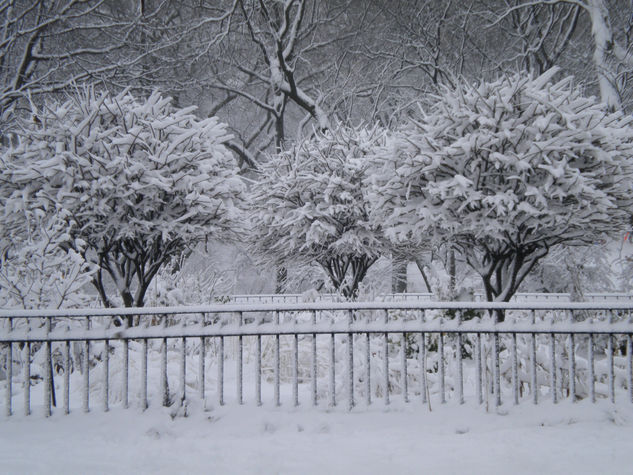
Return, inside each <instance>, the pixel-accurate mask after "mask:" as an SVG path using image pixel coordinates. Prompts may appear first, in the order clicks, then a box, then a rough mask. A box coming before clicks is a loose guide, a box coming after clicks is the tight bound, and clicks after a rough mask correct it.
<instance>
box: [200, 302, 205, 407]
mask: <svg viewBox="0 0 633 475" xmlns="http://www.w3.org/2000/svg"><path fill="white" fill-rule="evenodd" d="M205 325H206V322H205V314H204V313H201V314H200V329H201V330H204V327H205ZM206 357H207V346H206V338H205V337H203V336H201V337H200V354H199V355H198V381H199V383H198V384H200V388H199V392H200V401H202V402H203V403H204V397H205V379H206V378H205V376H206V375H205V367H204V366H205V359H206Z"/></svg>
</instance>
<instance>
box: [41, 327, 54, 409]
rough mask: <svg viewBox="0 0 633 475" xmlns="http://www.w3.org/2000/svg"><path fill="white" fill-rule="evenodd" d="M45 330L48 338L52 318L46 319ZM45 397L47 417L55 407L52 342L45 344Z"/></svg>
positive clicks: (48, 341) (47, 341)
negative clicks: (52, 407) (53, 406)
mask: <svg viewBox="0 0 633 475" xmlns="http://www.w3.org/2000/svg"><path fill="white" fill-rule="evenodd" d="M44 329H45V332H46V336H47V337H48V336H49V334H50V332H51V317H47V318H45V319H44ZM44 357H45V360H44V397H46V401H45V403H44V415H45V416H46V417H48V416H50V415H51V413H52V412H51V403H52V404H53V405H55V396H54V392H53V391H54V390H55V389H54V388H53V361H52V348H51V341H50V340H46V343H45V344H44Z"/></svg>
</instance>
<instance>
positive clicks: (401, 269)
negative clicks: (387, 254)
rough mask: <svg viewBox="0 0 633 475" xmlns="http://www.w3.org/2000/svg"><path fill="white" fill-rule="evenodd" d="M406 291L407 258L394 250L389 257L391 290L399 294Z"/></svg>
mask: <svg viewBox="0 0 633 475" xmlns="http://www.w3.org/2000/svg"><path fill="white" fill-rule="evenodd" d="M406 291H407V258H406V257H405V256H404V255H403V254H400V253H397V252H394V253H393V254H392V257H391V292H393V293H394V294H401V293H404V292H406Z"/></svg>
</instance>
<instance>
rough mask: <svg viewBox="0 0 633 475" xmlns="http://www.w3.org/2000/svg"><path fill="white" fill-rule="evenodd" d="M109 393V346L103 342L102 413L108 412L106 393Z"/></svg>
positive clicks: (106, 342) (106, 341) (105, 341)
mask: <svg viewBox="0 0 633 475" xmlns="http://www.w3.org/2000/svg"><path fill="white" fill-rule="evenodd" d="M109 392H110V344H109V342H108V340H104V341H103V395H102V396H103V401H102V402H103V412H108V410H109V409H110V408H109V405H108V393H109Z"/></svg>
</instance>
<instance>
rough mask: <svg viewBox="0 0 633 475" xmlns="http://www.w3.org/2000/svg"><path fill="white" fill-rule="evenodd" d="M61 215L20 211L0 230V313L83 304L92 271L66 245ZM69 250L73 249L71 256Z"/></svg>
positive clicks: (80, 247) (77, 245)
mask: <svg viewBox="0 0 633 475" xmlns="http://www.w3.org/2000/svg"><path fill="white" fill-rule="evenodd" d="M64 218H65V217H64V216H63V215H60V214H58V213H54V214H50V215H46V214H44V213H43V212H41V213H29V212H26V210H25V213H24V214H23V215H21V219H20V222H13V223H9V222H7V221H5V222H4V227H3V228H2V231H0V308H16V307H17V308H23V309H36V308H62V307H77V306H86V305H88V302H89V298H88V297H87V296H86V294H85V292H84V286H85V285H86V284H88V283H90V280H91V276H92V274H93V273H94V271H95V269H94V267H93V266H91V265H90V264H89V263H87V262H86V261H85V260H84V259H83V257H82V256H81V251H82V250H83V243H81V242H80V241H79V242H77V241H75V242H74V244H73V246H71V247H69V248H68V249H67V250H65V248H66V247H67V246H68V243H69V242H70V241H72V238H71V236H70V233H69V231H70V228H68V226H67V225H66V221H65V219H64ZM75 249H78V250H79V252H77V251H76V250H75Z"/></svg>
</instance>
